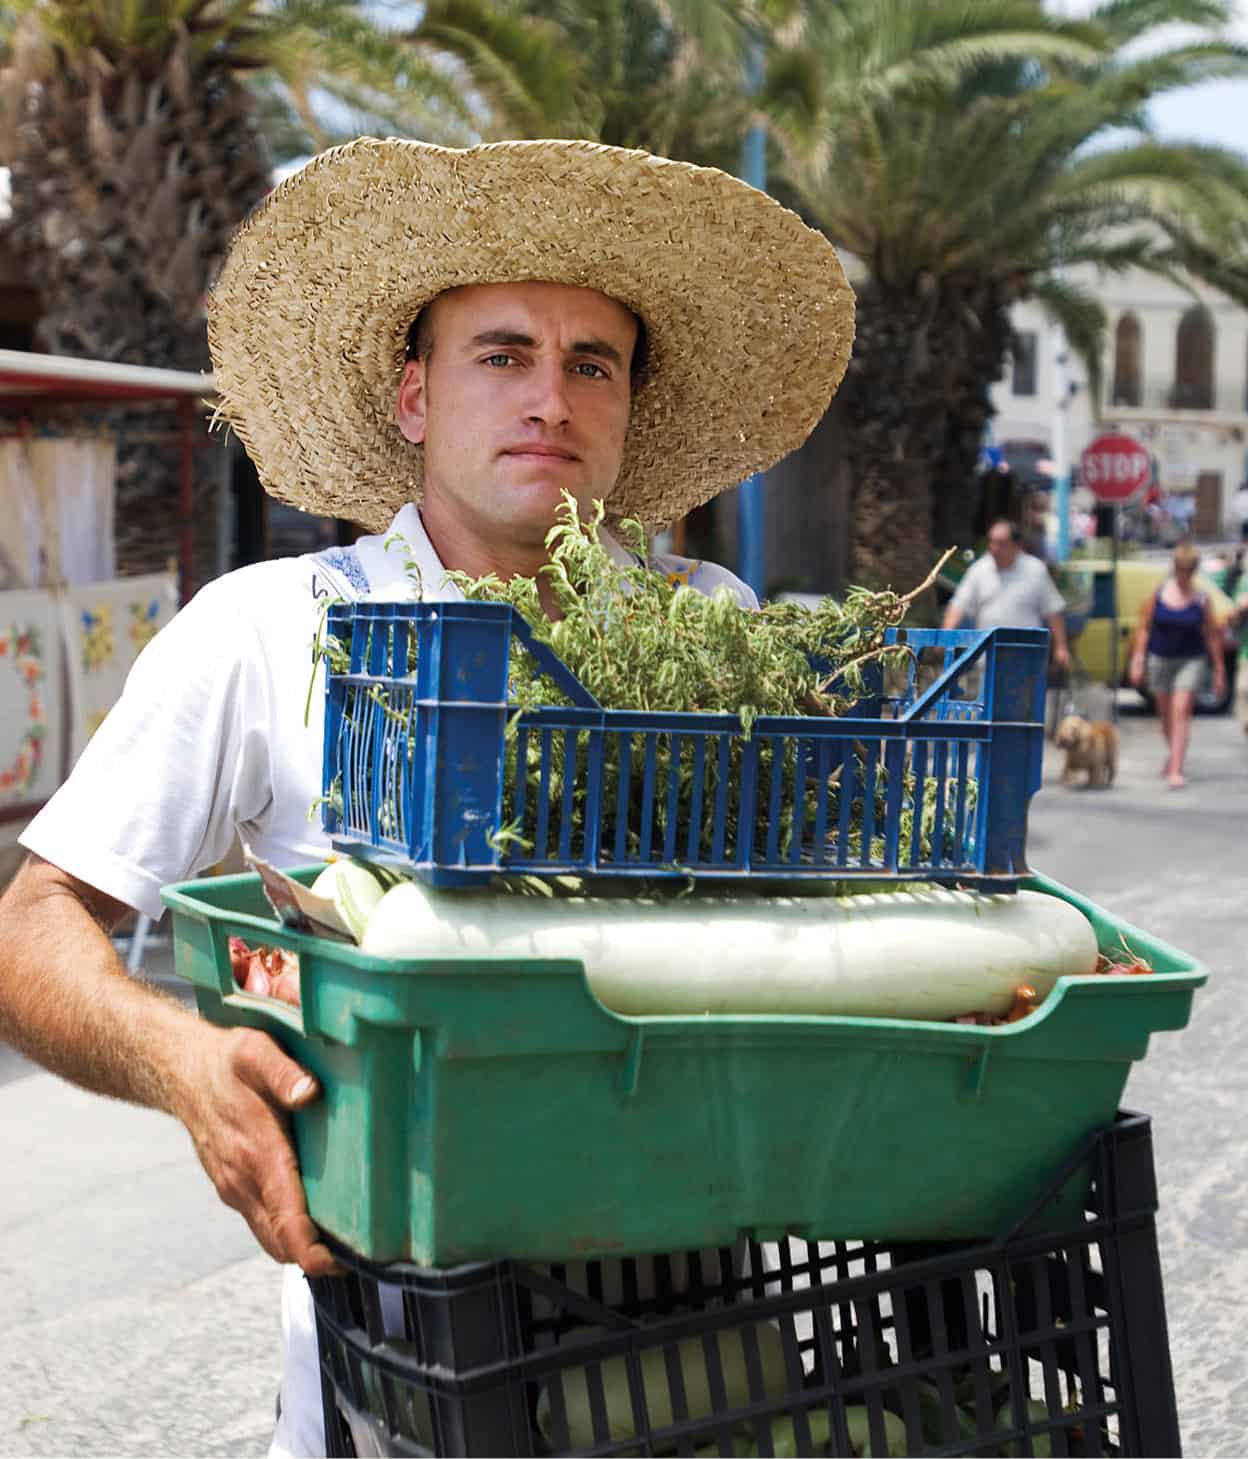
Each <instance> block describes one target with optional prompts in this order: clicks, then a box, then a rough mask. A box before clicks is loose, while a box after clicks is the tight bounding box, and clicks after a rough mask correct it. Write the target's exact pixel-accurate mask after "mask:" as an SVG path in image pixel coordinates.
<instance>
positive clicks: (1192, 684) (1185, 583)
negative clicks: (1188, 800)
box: [1130, 542, 1226, 790]
mask: <svg viewBox="0 0 1248 1459" xmlns="http://www.w3.org/2000/svg"><path fill="white" fill-rule="evenodd" d="M1199 566H1200V553H1199V552H1197V550H1196V548H1195V547H1193V546H1192V545H1191V543H1190V542H1183V543H1180V544H1179V546H1178V547H1176V548H1175V549H1174V558H1173V566H1172V572H1171V575H1170V577H1168V578H1167V579H1166V581H1165V582H1164V583H1162V585H1161V586H1160V587H1159V588H1157V589H1156V591H1155V592H1152V593H1150V594H1149V596H1148V597H1147V598H1146V599H1145V600H1144V603H1143V605H1142V606H1141V608H1140V617H1139V621H1138V623H1137V624H1136V629H1135V637H1134V639H1133V641H1132V646H1131V664H1130V678H1131V682H1132V683H1133V684H1134V685H1135V686H1136V687H1137V688H1139V689H1147V691H1148V693H1149V694H1151V695H1152V696H1153V699H1154V700H1155V701H1156V704H1157V714H1158V717H1159V719H1160V721H1161V734H1162V738H1163V739H1164V740H1165V742H1166V758H1165V760H1164V761H1163V763H1162V767H1161V773H1162V775H1163V776H1164V777H1165V780H1166V783H1167V785H1169V786H1170V788H1171V790H1180V789H1182V787H1183V785H1184V784H1185V779H1184V765H1185V763H1186V760H1187V748H1188V743H1189V741H1190V739H1191V732H1192V714H1193V712H1194V710H1195V707H1196V695H1197V693H1198V692H1199V690H1200V686H1201V683H1202V682H1203V680H1204V677H1205V673H1206V665H1207V664H1212V665H1213V692H1214V695H1215V697H1221V695H1222V694H1224V693H1225V692H1226V666H1225V664H1224V663H1223V660H1222V647H1221V644H1220V643H1219V641H1218V632H1217V624H1216V623H1215V622H1214V617H1213V610H1212V608H1211V606H1210V603H1209V599H1208V596H1207V595H1206V594H1205V593H1202V592H1199V591H1198V590H1197V588H1196V585H1195V578H1196V569H1197V568H1198V567H1199Z"/></svg>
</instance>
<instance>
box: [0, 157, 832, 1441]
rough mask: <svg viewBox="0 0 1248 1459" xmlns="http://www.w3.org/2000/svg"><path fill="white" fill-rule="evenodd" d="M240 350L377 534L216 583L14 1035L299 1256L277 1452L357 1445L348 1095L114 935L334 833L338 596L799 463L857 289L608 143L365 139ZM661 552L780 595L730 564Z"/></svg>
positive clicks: (280, 428) (0, 942)
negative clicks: (157, 981) (323, 1347)
mask: <svg viewBox="0 0 1248 1459" xmlns="http://www.w3.org/2000/svg"><path fill="white" fill-rule="evenodd" d="M209 337H210V342H211V344H212V351H213V363H214V373H215V378H216V383H217V387H218V389H219V391H220V394H221V401H222V413H223V414H224V415H225V417H226V418H227V419H228V420H229V422H230V423H231V425H232V426H233V428H234V429H235V431H236V432H237V434H238V435H239V437H240V438H241V440H242V441H243V443H244V444H245V445H246V447H247V449H248V451H249V453H250V455H251V457H252V459H253V460H254V461H255V463H256V466H257V469H258V471H259V474H260V478H261V480H262V481H263V483H264V485H265V487H266V489H267V490H268V491H270V492H271V493H272V494H273V495H275V496H277V497H278V498H280V499H281V500H284V501H286V502H289V503H291V504H293V505H294V506H297V507H301V508H303V509H305V510H308V511H312V512H317V513H321V514H325V515H333V516H340V517H347V518H349V519H351V520H353V521H358V522H362V523H363V524H364V525H365V526H367V527H370V528H372V529H373V530H374V532H375V534H376V535H373V536H371V537H367V538H365V539H363V540H362V541H361V542H359V543H358V544H357V546H356V547H355V548H352V549H346V550H344V549H333V550H330V551H328V552H324V553H318V554H314V555H309V556H306V557H301V558H291V559H286V560H283V561H277V562H267V563H260V564H256V565H255V566H253V567H249V568H244V569H242V570H240V571H238V572H235V573H231V574H228V575H227V576H226V577H224V578H220V579H218V580H217V581H215V582H213V583H210V584H208V585H207V586H206V587H205V588H204V589H203V590H202V591H201V592H200V593H199V594H198V595H197V596H196V597H195V599H194V600H193V601H192V602H191V603H190V604H189V605H188V606H187V607H186V608H185V609H184V610H183V611H182V612H181V613H179V614H178V615H177V617H176V618H175V619H174V621H173V622H172V623H171V624H170V625H169V627H168V628H166V629H165V630H164V631H163V632H162V633H160V634H158V635H157V637H156V639H155V640H154V641H153V642H152V644H151V645H149V647H148V648H147V649H146V650H145V651H144V653H143V654H142V655H141V656H140V659H139V661H138V663H137V664H136V667H135V670H134V672H133V674H132V675H131V678H130V681H129V682H128V684H127V686H126V689H125V692H124V694H123V696H122V699H121V701H120V703H119V704H118V705H117V706H116V707H115V709H114V710H113V711H112V713H110V715H109V716H108V719H107V720H106V721H105V723H104V725H103V726H102V728H101V730H100V731H99V733H98V734H97V735H96V736H95V738H94V739H93V740H92V742H91V744H90V746H89V747H88V749H87V751H86V753H85V754H84V755H83V757H82V759H81V760H80V762H79V764H78V766H77V767H76V768H75V770H74V773H73V775H72V776H71V777H70V779H69V781H68V782H67V783H66V785H65V786H64V787H63V788H62V790H61V791H60V792H59V793H58V794H57V795H56V796H55V797H54V798H53V800H52V801H51V802H50V803H49V805H48V806H47V807H46V808H45V809H44V811H43V812H41V814H40V815H39V816H38V817H36V819H35V820H34V822H33V823H32V824H31V826H30V827H29V828H28V830H27V832H26V833H25V835H24V837H23V841H24V843H25V845H26V847H27V849H28V850H29V851H30V852H31V857H30V859H29V861H28V862H27V864H26V865H25V866H24V867H23V869H22V871H21V872H20V873H19V875H18V876H17V878H16V879H15V881H14V882H13V884H12V886H11V887H10V888H9V890H8V892H7V893H6V894H5V896H4V898H3V900H2V901H0V1038H3V1039H5V1040H7V1041H9V1042H11V1043H12V1044H14V1045H15V1046H16V1047H18V1048H20V1049H22V1050H23V1051H24V1052H25V1053H27V1054H28V1055H29V1056H30V1057H32V1058H34V1059H37V1060H39V1061H40V1062H41V1063H43V1064H45V1065H46V1066H47V1067H48V1068H49V1069H52V1070H53V1071H54V1072H56V1073H58V1074H61V1075H62V1076H64V1077H65V1078H68V1079H71V1080H74V1081H75V1082H77V1083H79V1084H81V1085H83V1086H84V1087H86V1088H88V1089H91V1090H95V1091H98V1092H100V1093H103V1094H108V1095H112V1096H114V1097H117V1098H122V1099H129V1100H132V1101H135V1102H137V1103H141V1104H146V1105H149V1106H151V1107H153V1108H157V1109H161V1110H164V1111H166V1112H168V1113H170V1114H173V1115H174V1116H175V1117H176V1118H178V1119H179V1120H181V1121H182V1122H183V1123H184V1124H185V1126H186V1128H187V1129H188V1131H189V1132H190V1135H191V1138H192V1140H193V1142H194V1144H195V1149H196V1153H197V1154H198V1156H199V1158H200V1160H201V1162H202V1163H203V1166H204V1168H205V1170H206V1171H207V1173H208V1175H209V1177H210V1178H211V1179H212V1181H213V1184H214V1185H215V1186H216V1189H217V1192H218V1194H219V1195H220V1197H221V1199H222V1200H224V1201H225V1202H226V1203H227V1204H228V1205H230V1206H232V1207H234V1208H235V1209H237V1210H238V1211H239V1212H240V1213H241V1214H242V1215H243V1217H244V1218H245V1219H246V1221H247V1222H248V1224H249V1225H250V1227H251V1229H252V1231H253V1232H254V1233H255V1236H256V1238H257V1240H258V1241H259V1242H260V1244H261V1245H262V1246H263V1247H264V1249H265V1250H266V1251H267V1252H269V1254H270V1255H271V1256H273V1257H274V1258H276V1259H277V1260H279V1261H283V1262H288V1263H292V1266H291V1267H290V1270H289V1275H288V1280H287V1282H286V1285H285V1300H284V1304H283V1331H284V1335H285V1339H286V1344H285V1362H284V1374H283V1381H282V1415H281V1422H280V1425H279V1429H278V1433H277V1436H276V1438H275V1441H274V1449H273V1453H274V1454H275V1455H294V1454H312V1453H318V1452H320V1453H323V1452H324V1449H323V1447H322V1446H323V1444H324V1437H323V1431H322V1426H321V1416H320V1384H319V1376H318V1366H317V1354H316V1342H315V1335H314V1331H313V1327H312V1317H311V1309H310V1302H309V1298H308V1291H307V1286H306V1283H305V1282H304V1280H303V1277H302V1275H301V1271H300V1269H302V1272H306V1273H308V1274H311V1275H318V1274H325V1273H328V1272H330V1271H332V1270H333V1262H332V1258H331V1255H330V1252H329V1250H328V1248H327V1247H326V1246H325V1245H324V1244H323V1242H322V1241H321V1240H320V1237H319V1233H318V1232H317V1230H316V1228H315V1227H314V1226H313V1224H312V1222H311V1221H310V1219H309V1217H308V1213H307V1208H306V1204H305V1201H304V1196H303V1188H302V1185H301V1183H300V1180H299V1172H298V1169H297V1165H296V1160H295V1155H294V1151H293V1149H292V1147H291V1144H290V1140H289V1136H288V1131H287V1119H286V1116H287V1112H288V1111H290V1110H291V1109H295V1108H299V1107H301V1106H302V1105H304V1104H306V1103H308V1102H309V1101H311V1100H314V1099H316V1098H317V1097H318V1096H319V1091H318V1089H317V1086H316V1083H315V1081H314V1080H313V1079H312V1078H311V1076H310V1075H308V1074H307V1073H306V1071H304V1070H303V1069H301V1068H300V1066H299V1065H298V1064H297V1063H295V1062H294V1061H293V1060H292V1059H290V1058H288V1057H287V1056H286V1054H285V1053H283V1051H282V1050H281V1049H280V1048H279V1047H278V1045H277V1044H276V1043H275V1042H274V1041H273V1040H272V1039H270V1038H269V1037H268V1036H267V1035H266V1034H262V1033H259V1032H257V1031H255V1030H249V1029H240V1028H235V1029H220V1028H216V1027H214V1026H213V1025H211V1024H209V1023H207V1022H205V1021H201V1020H199V1019H197V1018H196V1017H195V1016H194V1015H193V1014H191V1013H190V1012H188V1011H187V1010H186V1009H185V1008H184V1007H183V1006H182V1005H181V1004H179V1003H177V1002H175V1001H174V1000H172V999H169V998H166V997H162V996H161V995H160V994H159V993H158V992H157V991H156V990H154V989H153V988H151V987H149V986H146V985H143V984H141V983H138V982H136V981H134V980H132V979H130V978H128V977H127V976H126V972H125V969H124V967H123V966H122V965H121V963H120V962H119V961H118V959H117V956H116V954H115V952H114V951H113V948H112V944H111V941H110V939H109V937H108V929H109V928H110V927H111V926H112V925H114V924H115V923H116V922H117V921H118V919H119V918H120V917H121V916H122V915H124V913H125V911H126V909H127V908H138V909H139V910H141V911H143V912H146V913H147V914H149V915H150V916H153V917H159V916H160V915H161V913H162V910H163V909H162V906H161V901H160V888H161V886H162V885H163V884H166V883H169V882H173V881H178V880H182V879H185V878H187V877H190V876H192V875H194V874H195V873H196V872H198V871H200V870H202V869H203V868H205V867H208V866H211V865H212V864H213V863H214V862H215V861H217V860H218V859H220V857H221V856H222V855H223V854H224V853H225V852H226V850H227V848H228V847H229V845H230V843H231V840H232V838H233V836H234V835H235V834H236V833H239V832H241V833H243V834H244V835H245V836H246V838H247V840H248V841H249V842H250V843H251V845H252V846H253V847H254V848H255V849H256V851H257V852H258V853H259V854H260V855H262V856H264V857H265V858H266V859H267V860H269V861H271V862H274V863H276V864H277V865H279V866H294V865H301V864H303V865H306V864H307V863H308V862H310V861H313V860H316V859H318V858H320V857H323V856H324V855H325V853H326V851H327V850H328V849H329V847H328V843H327V841H326V839H325V837H324V835H323V833H322V832H321V830H320V827H319V826H318V825H316V824H314V823H312V822H310V821H309V819H308V810H309V807H310V806H311V804H312V802H313V801H314V800H315V799H316V798H317V796H319V794H320V791H321V779H320V777H321V738H322V723H321V718H320V716H319V715H313V716H312V718H311V720H310V722H307V723H305V718H304V705H305V700H306V695H307V685H308V675H309V671H310V668H311V664H312V656H311V647H312V642H313V638H314V636H315V633H316V628H317V624H318V621H319V614H320V609H321V606H322V604H323V601H324V599H325V598H326V597H327V596H335V597H347V598H350V597H355V596H359V595H360V594H363V593H368V594H371V595H373V596H386V595H391V596H396V595H401V594H403V593H404V591H405V590H406V589H407V587H408V584H409V579H408V577H407V573H406V564H407V559H408V558H409V555H410V558H411V559H412V560H414V561H415V562H416V564H417V565H418V566H419V568H420V579H421V583H422V586H423V591H424V593H425V596H426V597H432V598H441V599H446V598H454V597H457V596H460V595H459V593H458V590H456V589H455V588H454V587H453V586H452V585H451V584H449V583H447V582H446V581H445V580H444V574H445V572H446V571H447V570H449V569H457V570H460V571H464V572H467V573H470V574H473V575H482V574H484V573H487V572H494V573H496V574H497V575H498V576H500V577H503V578H510V577H513V576H516V575H524V576H532V575H533V574H534V573H536V572H537V570H538V568H540V567H541V565H542V563H543V562H544V561H545V560H546V548H545V537H546V533H547V532H548V530H549V529H550V527H551V526H552V525H553V523H554V520H555V513H556V509H557V507H558V506H559V504H560V502H561V501H562V499H563V493H564V492H565V491H567V492H570V493H571V494H572V495H573V496H574V497H575V499H576V500H577V502H578V503H579V504H580V505H581V506H582V507H587V506H588V504H589V503H590V502H592V501H594V500H599V499H601V500H603V501H605V503H606V507H607V511H608V514H609V517H610V518H621V517H633V518H637V519H639V520H641V521H642V522H644V523H646V524H648V525H653V526H654V527H658V526H661V525H664V524H666V523H667V522H670V521H672V520H674V519H676V518H679V517H681V516H683V515H684V513H685V512H687V511H689V510H691V509H692V508H693V507H694V506H696V505H698V504H699V503H701V502H704V501H707V500H708V499H709V498H710V497H712V496H714V495H715V494H716V493H717V492H719V491H722V490H724V489H725V488H727V487H730V486H732V485H734V484H735V483H736V482H738V481H740V480H741V479H743V478H744V477H746V476H748V475H750V474H751V473H752V472H755V471H760V470H763V469H765V468H766V467H767V466H769V465H771V464H772V463H773V462H775V461H776V460H778V459H779V458H780V457H782V456H784V455H786V454H787V453H788V452H790V451H792V450H793V449H795V448H796V447H797V446H798V445H800V444H801V442H802V441H803V440H804V439H805V438H806V436H807V435H808V434H809V432H810V431H811V429H812V428H813V427H814V425H815V424H816V423H817V422H818V421H819V420H820V418H821V417H822V416H823V414H824V412H825V411H826V409H827V407H828V403H829V400H830V399H831V396H832V394H833V392H834V391H835V389H836V387H837V386H838V384H839V383H840V380H841V377H842V375H843V374H844V370H845V366H846V363H847V361H848V357H849V351H850V347H851V342H852V338H853V294H852V291H851V290H850V288H849V286H848V284H847V283H846V281H845V275H844V272H843V271H842V269H841V266H840V264H839V262H838V261H837V259H836V255H835V253H834V251H833V249H832V248H831V246H830V245H829V244H828V242H827V240H826V239H825V238H823V237H822V235H820V234H818V233H816V232H814V231H813V230H811V229H809V228H807V227H806V226H805V224H803V223H802V222H801V220H800V219H799V218H797V217H796V216H795V215H794V214H793V213H790V212H788V211H787V210H786V209H784V208H782V207H780V206H779V205H778V204H777V203H775V202H774V201H773V200H772V199H770V198H768V197H766V196H765V195H764V194H762V193H759V192H757V191H755V190H754V189H752V188H750V187H747V186H746V185H745V184H744V183H741V182H739V181H738V180H736V179H734V178H731V177H728V176H727V175H725V174H723V173H720V172H717V171H715V170H713V169H707V168H697V167H692V166H689V165H688V164H685V163H676V162H669V161H666V160H664V159H662V158H655V157H651V156H648V155H647V154H645V153H641V152H626V151H621V150H619V149H616V148H610V147H601V146H598V145H595V144H591V143H585V142H507V143H495V144H492V145H489V146H484V147H477V148H471V149H468V150H466V151H462V152H461V151H451V150H448V149H444V148H439V147H431V146H428V145H425V144H423V143H415V142H398V141H390V142H380V141H375V140H371V139H365V140H362V141H360V142H356V143H352V144H351V145H349V146H347V147H342V148H337V149H334V150H333V151H331V152H328V153H326V154H324V155H323V156H321V157H319V158H316V159H314V161H313V162H311V163H310V164H309V165H308V166H307V167H305V168H304V169H303V170H302V171H301V172H299V173H296V174H295V175H294V176H292V177H290V178H288V179H287V180H286V181H285V182H283V183H282V184H281V185H280V186H279V187H277V188H276V189H274V191H273V192H272V193H271V194H270V195H269V197H268V198H267V199H266V200H265V202H264V204H263V205H262V206H261V207H260V208H259V209H258V211H257V213H256V214H255V216H254V217H253V218H252V219H251V220H250V221H249V222H248V223H247V224H246V225H245V226H244V228H243V229H242V230H241V232H240V234H239V236H238V238H237V240H236V241H235V244H234V246H233V249H232V251H231V254H230V257H229V259H228V260H227V262H226V265H225V267H224V269H223V272H222V277H221V280H220V282H219V284H218V286H217V288H216V289H215V290H214V293H213V297H212V300H211V304H210V310H209ZM396 537H401V538H402V539H403V544H402V545H401V546H396V545H395V544H394V542H393V540H392V539H394V538H396ZM612 550H613V551H615V552H616V553H617V555H618V556H619V559H620V560H621V561H622V562H627V561H629V559H628V556H627V554H626V553H625V552H624V549H623V548H622V547H620V545H619V544H618V543H614V545H613V547H612ZM652 565H653V566H654V567H655V568H656V569H658V570H660V571H664V572H668V573H678V574H680V577H681V580H682V581H685V582H687V583H688V584H689V585H690V586H691V587H692V588H694V589H696V590H700V591H707V592H709V591H712V590H714V589H715V588H716V587H718V586H721V585H722V586H726V587H728V588H729V589H731V590H732V591H734V592H735V593H736V595H737V597H738V600H739V601H740V602H741V603H742V604H743V605H745V606H749V605H751V604H752V603H753V602H754V599H753V595H752V594H751V593H750V591H749V589H748V588H746V587H745V585H744V584H741V583H738V582H737V580H736V579H735V578H733V576H732V574H731V573H728V572H726V571H725V570H724V569H722V568H718V567H715V566H714V565H712V564H699V563H691V562H688V561H686V560H685V559H677V558H661V559H658V560H655V561H654V562H653V563H652ZM548 607H549V605H548Z"/></svg>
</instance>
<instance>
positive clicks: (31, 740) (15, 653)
mask: <svg viewBox="0 0 1248 1459" xmlns="http://www.w3.org/2000/svg"><path fill="white" fill-rule="evenodd" d="M61 686H62V674H61V628H60V618H59V614H58V610H57V604H56V601H55V599H54V598H53V597H52V595H51V594H50V593H46V592H42V591H39V590H35V591H20V590H19V591H17V592H10V593H0V820H3V819H5V818H6V813H12V812H15V811H16V809H17V807H19V806H23V807H27V808H29V807H31V806H33V805H36V804H41V803H42V802H43V801H45V800H47V799H48V798H49V796H51V794H52V792H53V791H54V790H55V789H56V788H57V786H58V785H59V784H60V783H61V749H62V743H63V741H62V736H63V733H64V724H65V713H64V703H63V699H62V687H61Z"/></svg>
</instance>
